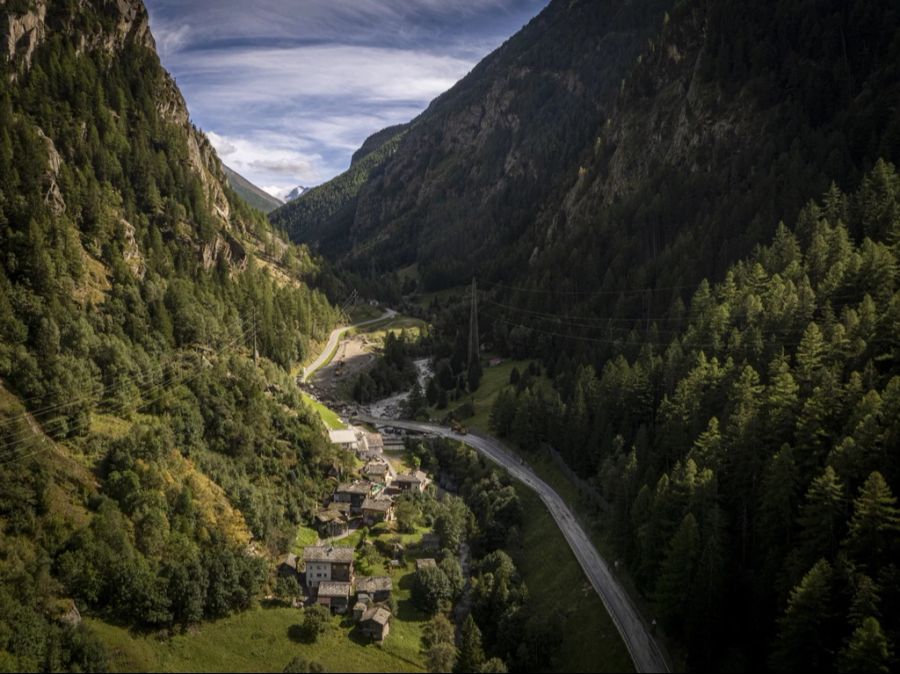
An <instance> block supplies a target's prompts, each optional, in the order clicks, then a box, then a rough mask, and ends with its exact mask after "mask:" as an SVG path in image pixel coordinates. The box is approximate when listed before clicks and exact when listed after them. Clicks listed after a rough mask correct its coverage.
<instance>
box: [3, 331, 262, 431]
mask: <svg viewBox="0 0 900 674" xmlns="http://www.w3.org/2000/svg"><path fill="white" fill-rule="evenodd" d="M247 334H249V331H248V330H245V329H242V330H241V332H240V334H239V335H238V336H237V337H236V338H235V339H233V340H231V342H229V344H227V345H225V346H224V347H222V348H223V349H226V348H231V346H233V345H234V344H236V343H237V342H238V341H240V340H242V339H243V338H244V337H246V336H247ZM185 353H190V351H185ZM173 361H174V358H173V359H172V361H170V362H169V363H167V364H165V365H162V364H161V365H160V372H159V375H160V376H163V369H164V368H165V367H167V366H169V365H171V364H172V362H173ZM155 375H156V373H155V372H150V371H145V372H142V373H140V374H136V375H133V376H128V377H123V378H121V379H118V380H117V381H116V382H115V383H113V384H110V385H109V386H107V387H105V388H104V389H103V390H102V391H100V393H99V396H100V398H101V399H102V398H103V397H107V396H109V395H111V394H113V393H116V392H119V391H121V390H123V389H124V388H125V387H126V386H129V385H131V384H135V385H140V384H143V383H146V382H148V381H150V380H151V378H152V377H154V376H155ZM32 399H34V397H33V398H32ZM93 399H94V395H92V394H86V395H83V396H80V397H77V398H72V399H70V400H67V401H65V402H60V403H54V404H53V405H48V406H47V407H43V408H38V409H36V410H26V411H25V412H22V413H21V414H19V415H17V416H14V417H7V418H5V419H3V420H2V421H0V428H2V427H3V426H6V425H9V424H11V423H14V422H16V421H18V420H21V419H23V418H25V417H27V416H31V417H32V418H35V419H38V418H41V417H44V416H46V415H47V414H49V413H51V412H56V411H58V410H60V409H65V408H68V407H73V406H75V405H78V404H80V403H83V402H87V401H90V400H93ZM19 402H20V403H21V402H22V401H21V400H19Z"/></svg>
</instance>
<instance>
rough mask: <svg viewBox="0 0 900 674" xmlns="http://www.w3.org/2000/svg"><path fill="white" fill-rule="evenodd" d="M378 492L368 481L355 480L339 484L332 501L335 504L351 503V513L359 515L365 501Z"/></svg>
mask: <svg viewBox="0 0 900 674" xmlns="http://www.w3.org/2000/svg"><path fill="white" fill-rule="evenodd" d="M376 492H377V489H376V488H375V485H373V484H372V483H371V482H369V481H368V480H354V481H353V482H343V483H341V484H339V485H338V488H337V489H335V491H334V496H333V497H332V500H333V501H334V502H335V503H349V504H350V512H351V513H352V514H354V515H358V514H359V513H360V512H361V511H362V504H363V501H365V500H366V499H367V498H368V497H369V496H372V495H373V494H374V493H376Z"/></svg>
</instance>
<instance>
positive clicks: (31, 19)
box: [0, 0, 47, 80]
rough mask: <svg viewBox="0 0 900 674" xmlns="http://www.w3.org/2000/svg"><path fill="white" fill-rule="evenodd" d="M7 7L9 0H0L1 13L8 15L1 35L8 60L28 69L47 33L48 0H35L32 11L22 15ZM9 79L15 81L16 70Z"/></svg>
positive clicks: (1, 27)
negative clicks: (33, 55) (35, 51)
mask: <svg viewBox="0 0 900 674" xmlns="http://www.w3.org/2000/svg"><path fill="white" fill-rule="evenodd" d="M7 5H8V2H7V0H0V11H2V12H4V13H6V16H5V23H6V26H5V30H4V33H3V34H2V35H0V37H2V44H3V46H4V53H5V56H6V60H7V61H8V62H13V63H16V64H17V65H20V66H21V67H23V68H26V69H27V68H29V67H31V56H32V54H34V50H35V48H36V47H37V46H38V45H39V44H40V43H41V42H43V40H44V37H45V35H46V32H47V30H46V25H45V20H46V18H47V0H35V2H34V3H32V5H31V9H29V10H28V11H26V12H24V13H22V14H13V13H12V12H11V11H7V9H8V8H7ZM0 21H3V20H2V19H0ZM3 28H4V27H3V23H0V29H3ZM9 77H10V79H11V80H14V79H15V77H16V74H15V70H13V71H12V72H11V73H10V75H9Z"/></svg>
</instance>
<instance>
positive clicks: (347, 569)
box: [303, 545, 353, 589]
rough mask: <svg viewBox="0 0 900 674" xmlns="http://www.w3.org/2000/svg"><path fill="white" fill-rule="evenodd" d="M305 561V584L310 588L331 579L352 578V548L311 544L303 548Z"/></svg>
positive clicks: (342, 580)
mask: <svg viewBox="0 0 900 674" xmlns="http://www.w3.org/2000/svg"><path fill="white" fill-rule="evenodd" d="M303 561H304V562H305V563H306V585H307V587H309V588H310V589H313V588H316V587H318V586H319V584H320V583H327V582H331V581H337V582H345V583H349V582H350V581H352V580H353V548H336V547H334V546H332V545H327V546H325V545H311V546H309V547H307V548H305V549H304V550H303Z"/></svg>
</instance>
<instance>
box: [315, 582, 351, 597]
mask: <svg viewBox="0 0 900 674" xmlns="http://www.w3.org/2000/svg"><path fill="white" fill-rule="evenodd" d="M319 596H320V597H349V596H350V583H341V582H337V581H334V580H326V581H323V582H322V583H319Z"/></svg>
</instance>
